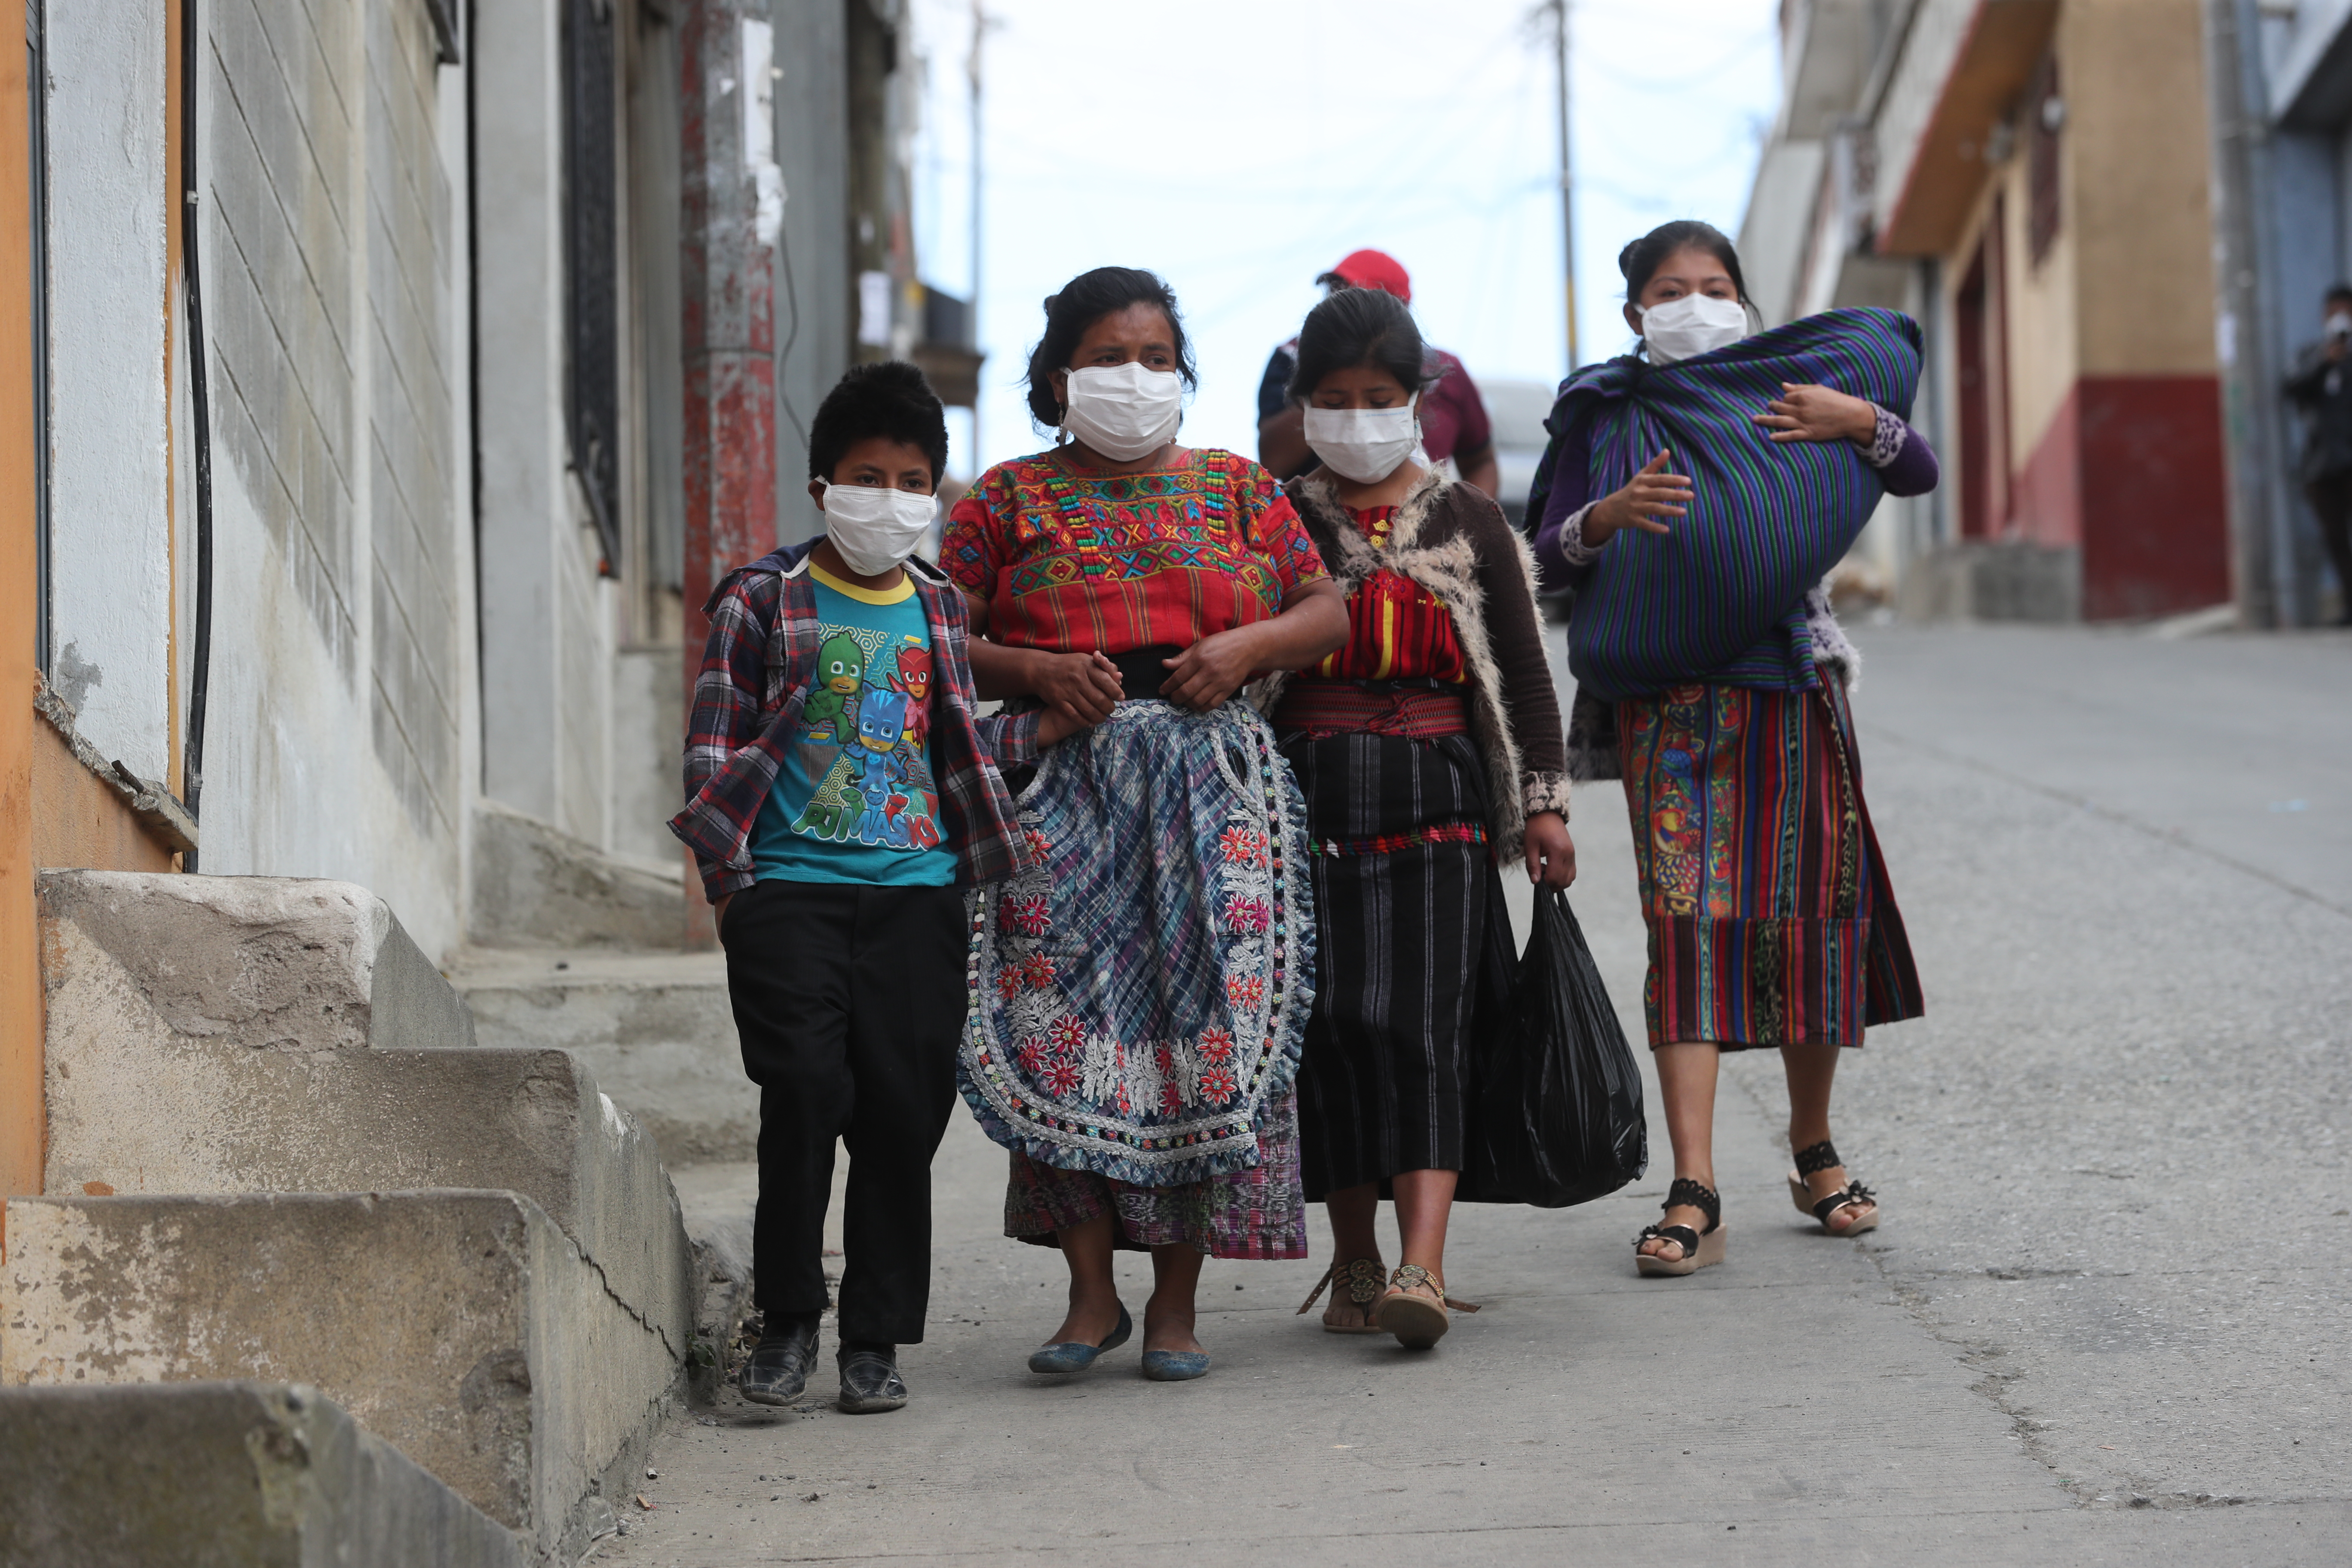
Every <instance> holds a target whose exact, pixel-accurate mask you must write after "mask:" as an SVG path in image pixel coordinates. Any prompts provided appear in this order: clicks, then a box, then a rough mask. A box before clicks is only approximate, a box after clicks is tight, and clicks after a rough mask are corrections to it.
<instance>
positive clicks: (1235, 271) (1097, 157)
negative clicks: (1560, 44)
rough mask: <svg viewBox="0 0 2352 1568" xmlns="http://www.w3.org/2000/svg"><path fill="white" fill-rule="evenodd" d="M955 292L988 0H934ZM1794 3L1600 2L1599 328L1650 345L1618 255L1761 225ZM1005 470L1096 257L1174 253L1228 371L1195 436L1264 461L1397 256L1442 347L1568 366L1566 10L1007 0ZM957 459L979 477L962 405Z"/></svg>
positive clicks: (990, 231) (994, 387)
mask: <svg viewBox="0 0 2352 1568" xmlns="http://www.w3.org/2000/svg"><path fill="white" fill-rule="evenodd" d="M914 9H915V32H916V37H915V39H914V46H915V49H916V51H917V52H918V54H919V56H920V57H921V58H922V60H923V62H924V67H925V69H926V73H927V80H928V87H927V89H926V91H925V101H926V105H927V112H926V115H925V121H924V124H923V126H922V128H921V130H920V132H919V136H918V140H917V142H916V144H915V148H914V159H915V170H916V186H917V195H916V204H915V205H916V226H917V227H916V244H917V255H918V259H919V265H920V269H921V271H922V273H923V275H924V277H925V278H926V279H929V281H931V282H933V283H935V284H937V285H938V286H939V287H940V288H942V289H946V290H948V291H949V292H950V293H957V294H961V293H962V292H964V291H965V290H966V289H967V288H968V286H969V283H970V279H971V246H970V241H969V233H970V227H969V226H970V212H971V206H970V202H969V190H970V184H969V182H970V179H971V156H970V138H969V136H968V134H967V132H966V125H967V123H968V117H969V112H970V110H969V100H968V99H967V97H966V95H965V87H964V72H965V63H966V60H967V58H968V53H967V51H968V49H969V45H970V38H971V9H970V5H969V0H915V8H914ZM1777 10H1778V5H1776V4H1775V0H1579V3H1577V4H1575V5H1572V7H1571V11H1572V16H1573V21H1572V23H1571V29H1570V36H1571V38H1572V40H1573V43H1574V50H1575V55H1574V58H1575V66H1574V72H1573V91H1572V95H1571V96H1572V100H1573V102H1574V140H1575V158H1576V174H1577V182H1578V190H1577V250H1578V257H1577V260H1578V274H1577V276H1578V282H1579V286H1580V301H1579V304H1580V309H1579V310H1578V318H1579V322H1580V329H1581V331H1582V337H1583V342H1582V345H1581V346H1582V350H1583V354H1584V357H1585V358H1586V359H1587V360H1591V359H1596V358H1601V357H1605V356H1607V355H1609V354H1612V353H1620V352H1622V350H1623V348H1624V347H1625V345H1626V343H1627V342H1628V337H1629V334H1628V333H1627V332H1626V331H1625V328H1624V325H1623V322H1622V320H1621V319H1620V317H1619V315H1618V308H1619V305H1620V303H1621V302H1622V288H1621V279H1619V277H1618V273H1617V268H1616V256H1617V251H1618V248H1619V247H1621V246H1622V245H1623V244H1624V243H1625V241H1626V240H1628V239H1630V238H1632V237H1634V236H1635V235H1638V234H1640V233H1642V232H1643V231H1645V230H1647V229H1648V228H1650V227H1652V226H1654V225H1656V224H1658V223H1661V222H1664V220H1666V219H1668V218H1672V217H1703V218H1706V219H1708V220H1709V221H1711V222H1714V223H1717V224H1719V225H1721V226H1723V227H1724V228H1725V229H1726V230H1727V231H1736V229H1737V227H1738V219H1739V216H1740V213H1741V210H1742V208H1743V206H1744V205H1745V203H1746V200H1747V195H1748V180H1749V177H1750V174H1751V173H1752V171H1753V168H1754V164H1755V158H1756V150H1757V146H1758V143H1759V140H1760V136H1761V128H1762V127H1763V126H1764V125H1765V124H1767V123H1769V120H1770V117H1771V115H1772V113H1773V110H1774V109H1775V107H1776V105H1777V102H1778V95H1779V59H1780V52H1779V44H1778V40H1777V38H1776V37H1775V34H1774V16H1775V14H1776V12H1777ZM988 13H989V15H990V16H991V17H992V18H993V20H994V24H995V25H994V26H992V28H991V30H990V32H989V35H988V39H987V45H986V53H985V56H984V62H985V89H984V91H983V94H982V103H983V106H984V109H985V124H984V130H983V133H982V134H983V160H984V169H983V174H984V190H985V194H984V196H983V205H984V209H985V216H986V223H985V225H984V232H985V236H986V237H985V241H984V246H985V259H986V262H987V266H986V268H985V270H984V273H983V280H982V299H981V310H980V336H981V346H982V349H984V350H985V351H986V352H987V353H988V356H989V357H988V363H987V365H986V367H985V368H984V369H983V371H982V413H981V439H980V452H981V456H982V466H984V465H985V463H987V462H994V461H998V460H1001V459H1003V458H1008V457H1013V456H1017V455H1019V454H1021V453H1024V452H1030V451H1034V450H1036V449H1038V448H1039V447H1041V446H1044V445H1045V444H1047V443H1046V440H1045V439H1043V438H1041V437H1038V436H1037V435H1036V434H1035V433H1034V431H1033V430H1032V429H1031V427H1030V425H1029V420H1028V416H1027V412H1026V410H1025V408H1024V406H1023V405H1022V395H1021V390H1020V385H1019V383H1020V378H1021V374H1022V371H1023V369H1024V365H1025V363H1026V358H1027V353H1028V351H1029V348H1030V346H1031V345H1032V344H1034V342H1036V339H1037V337H1038V334H1039V331H1040V330H1041V326H1042V322H1043V319H1044V318H1043V314H1042V311H1041V310H1040V301H1042V300H1044V298H1045V296H1046V295H1047V294H1049V293H1051V292H1053V291H1054V289H1055V288H1057V287H1058V286H1059V285H1061V284H1062V283H1064V282H1066V280H1067V279H1069V278H1071V277H1072V276H1074V275H1075V274H1076V273H1078V272H1080V271H1083V270H1085V269H1086V268H1089V267H1097V266H1102V265H1105V264H1118V265H1123V266H1133V267H1148V268H1152V269H1153V270H1155V271H1157V272H1159V273H1160V274H1161V275H1162V276H1163V277H1165V278H1166V279H1168V280H1169V282H1170V283H1171V284H1172V285H1173V286H1174V288H1175V289H1176V293H1177V298H1178V299H1179V300H1181V303H1182V306H1183V310H1184V315H1185V321H1186V325H1187V327H1188V329H1189V330H1190V331H1192V334H1193V337H1194V340H1195V344H1196V352H1197V353H1198V355H1199V360H1200V369H1201V388H1200V393H1199V395H1198V397H1197V399H1196V401H1195V402H1194V404H1193V405H1192V412H1191V413H1190V414H1189V415H1188V416H1187V417H1186V421H1185V426H1184V435H1183V439H1184V440H1185V442H1186V443H1187V444H1188V445H1193V446H1221V447H1232V448H1234V449H1235V450H1238V451H1242V452H1244V453H1248V454H1251V455H1253V456H1254V455H1255V449H1256V409H1255V398H1256V391H1257V382H1258V376H1259V374H1260V373H1261V372H1262V371H1263V369H1264V368H1265V356H1266V354H1267V353H1268V351H1269V350H1271V349H1272V348H1273V347H1274V345H1275V344H1276V343H1278V342H1282V341H1283V340H1285V339H1286V338H1288V337H1290V336H1292V335H1293V334H1295V333H1296V332H1297V330H1298V321H1299V318H1300V317H1301V316H1302V315H1303V314H1304V313H1305V312H1306V311H1307V309H1308V308H1309V307H1311V306H1312V305H1313V304H1314V303H1315V301H1316V300H1317V299H1318V298H1319V297H1320V296H1319V292H1318V289H1316V287H1315V283H1314V279H1315V277H1316V275H1317V274H1318V273H1319V272H1322V271H1324V270H1325V269H1326V268H1328V267H1329V266H1330V265H1331V264H1332V263H1333V262H1335V261H1337V260H1338V259H1339V258H1340V257H1341V256H1343V255H1345V254H1346V253H1347V252H1349V251H1350V250H1353V249H1355V248H1356V247H1360V246H1375V247H1379V248H1381V249H1383V250H1387V251H1389V252H1390V253H1391V254H1392V255H1394V256H1395V257H1396V258H1398V259H1399V260H1401V261H1402V262H1403V263H1404V265H1405V266H1406V268H1408V269H1409V270H1410V271H1411V272H1412V282H1413V306H1414V310H1415V313H1416V314H1417V315H1418V316H1419V318H1420V320H1421V322H1422V327H1423V331H1424V332H1426V333H1427V334H1428V336H1429V338H1430V341H1431V342H1434V343H1437V344H1439V345H1441V346H1443V347H1445V348H1449V349H1452V350H1453V351H1454V352H1455V353H1459V354H1460V355H1461V356H1462V357H1463V360H1464V361H1465V363H1467V364H1468V365H1469V367H1470V369H1471V372H1472V374H1474V375H1475V376H1478V377H1480V378H1482V379H1484V378H1487V377H1496V378H1502V377H1511V378H1519V379H1524V380H1529V381H1538V382H1543V383H1547V384H1549V383H1552V382H1556V381H1557V380H1558V379H1559V376H1560V374H1562V371H1563V369H1564V367H1565V363H1566V355H1567V348H1566V343H1565V341H1564V338H1565V333H1564V331H1563V327H1562V320H1563V306H1562V299H1561V290H1560V283H1559V279H1560V232H1559V200H1558V196H1557V194H1556V193H1557V184H1556V175H1555V167H1556V164H1555V157H1556V151H1555V132H1554V129H1553V127H1554V119H1553V114H1554V110H1553V66H1552V45H1551V37H1550V30H1549V17H1548V16H1547V15H1544V14H1541V13H1538V12H1537V11H1535V10H1533V9H1532V8H1531V7H1530V5H1528V3H1527V0H1447V3H1445V4H1442V5H1441V4H1429V3H1426V0H1424V3H1422V4H1413V3H1412V0H1182V3H1181V4H1146V3H1138V0H1108V3H1107V0H989V4H988ZM955 435H956V439H957V448H958V449H957V450H956V452H955V455H954V458H953V460H952V462H951V467H952V468H953V469H954V470H955V471H957V472H960V473H964V474H969V473H971V472H972V471H973V467H974V465H973V464H972V461H971V444H970V442H969V440H968V439H967V437H966V427H965V426H963V424H962V421H961V418H959V419H958V421H957V425H956V428H955Z"/></svg>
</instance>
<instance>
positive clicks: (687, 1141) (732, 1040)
mask: <svg viewBox="0 0 2352 1568" xmlns="http://www.w3.org/2000/svg"><path fill="white" fill-rule="evenodd" d="M449 978H450V981H451V983H452V984H455V985H456V986H457V990H458V992H459V993H460V994H463V995H464V997H465V998H466V1000H467V1002H468V1003H469V1004H470V1005H472V1008H473V1012H474V1019H475V1027H476V1029H477V1030H478V1035H479V1038H480V1041H481V1043H482V1044H483V1045H485V1046H498V1047H509V1048H514V1049H523V1048H547V1047H555V1048H559V1049H562V1050H567V1051H570V1052H572V1054H573V1055H574V1056H575V1057H577V1058H579V1059H580V1060H582V1061H583V1062H585V1063H586V1064H587V1065H588V1068H589V1069H590V1070H591V1071H593V1073H594V1074H595V1075H596V1080H597V1082H598V1083H600V1084H602V1085H603V1086H604V1091H605V1092H606V1093H608V1094H610V1095H611V1096H612V1097H613V1098H614V1100H617V1101H618V1102H619V1103H620V1104H621V1105H622V1106H623V1107H624V1108H625V1109H626V1110H628V1111H629V1112H630V1114H632V1115H633V1116H635V1118H636V1119H637V1120H638V1121H640V1122H642V1123H643V1124H644V1126H645V1128H646V1131H648V1132H650V1133H651V1134H652V1135H653V1139H654V1142H655V1143H656V1146H658V1147H659V1149H660V1151H661V1156H662V1158H663V1160H665V1161H666V1162H667V1163H669V1164H672V1165H686V1164H692V1163H702V1162H709V1161H733V1160H749V1159H751V1158H752V1157H753V1156H754V1155H755V1154H756V1153H757V1152H758V1144H759V1134H760V1092H759V1090H758V1089H754V1088H753V1087H752V1086H751V1081H750V1080H749V1079H746V1078H744V1076H743V1058H742V1051H741V1048H740V1046H739V1045H738V1044H737V1041H736V1035H735V1016H734V1014H733V1012H732V1011H731V1010H730V1008H729V1006H728V1003H727V961H726V959H725V958H724V956H722V955H721V954H719V953H716V952H610V951H603V950H598V949H593V948H575V949H570V950H564V951H553V950H551V951H542V952H509V951H497V950H489V949H474V950H471V951H468V952H463V953H459V954H457V957H456V958H455V960H454V961H453V962H452V963H451V965H450V969H449Z"/></svg>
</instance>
